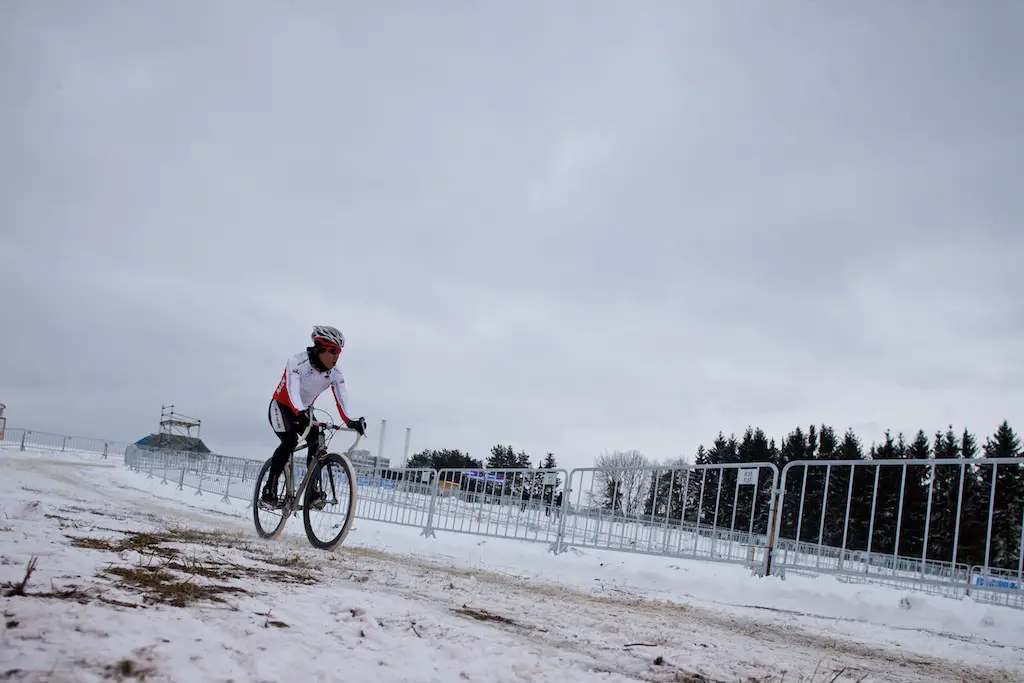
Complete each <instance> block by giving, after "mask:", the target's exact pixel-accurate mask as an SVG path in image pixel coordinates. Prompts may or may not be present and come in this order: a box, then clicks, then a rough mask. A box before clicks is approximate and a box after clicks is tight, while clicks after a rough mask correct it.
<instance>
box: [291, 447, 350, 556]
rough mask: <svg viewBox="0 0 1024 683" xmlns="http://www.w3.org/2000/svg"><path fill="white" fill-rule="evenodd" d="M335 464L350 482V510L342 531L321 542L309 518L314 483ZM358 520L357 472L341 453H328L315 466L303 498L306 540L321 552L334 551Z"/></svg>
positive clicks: (303, 520) (346, 515)
mask: <svg viewBox="0 0 1024 683" xmlns="http://www.w3.org/2000/svg"><path fill="white" fill-rule="evenodd" d="M326 464H333V465H338V466H339V468H340V470H341V471H342V472H344V473H345V478H346V479H347V480H348V481H347V483H348V490H349V491H350V492H351V494H350V495H349V499H348V509H347V510H346V514H345V521H344V522H342V525H341V530H340V531H339V532H338V534H337V535H336V536H335V537H334V538H333V539H331V540H329V541H321V540H320V539H319V538H318V537H317V535H316V534H315V533H313V525H312V522H311V521H310V518H309V513H310V509H311V508H312V502H313V492H314V490H315V487H314V486H313V482H314V481H316V480H317V479H319V478H320V472H321V470H323V468H324V465H326ZM332 471H333V469H332ZM355 518H356V472H355V470H354V469H353V467H352V463H351V462H349V459H348V458H346V457H345V456H344V455H341V454H339V453H328V454H327V455H325V456H324V457H323V458H322V459H321V460H318V461H317V462H315V463H314V464H313V467H312V471H311V472H310V474H309V484H308V485H307V486H306V490H305V492H304V494H303V496H302V525H303V526H304V527H305V528H306V538H308V539H309V542H310V544H312V545H313V547H315V548H319V549H320V550H333V549H334V547H335V546H337V545H338V544H339V543H341V542H342V541H344V540H345V538H346V537H347V536H348V532H349V530H350V529H351V528H352V522H353V521H354V520H355Z"/></svg>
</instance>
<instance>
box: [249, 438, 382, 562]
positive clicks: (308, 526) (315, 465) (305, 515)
mask: <svg viewBox="0 0 1024 683" xmlns="http://www.w3.org/2000/svg"><path fill="white" fill-rule="evenodd" d="M314 424H316V425H317V426H318V427H319V428H320V432H319V437H320V438H319V439H318V443H316V444H315V451H314V452H315V454H316V455H315V456H314V457H313V458H312V459H311V460H310V461H309V464H308V465H307V467H306V473H305V475H304V476H303V477H302V481H300V482H299V485H298V489H296V488H295V487H294V482H295V454H296V453H298V452H299V451H301V450H303V449H306V451H307V452H309V449H310V448H312V447H313V446H314V445H311V444H309V443H307V441H306V437H307V436H308V435H309V431H310V429H311V428H312V427H313V425H314ZM362 427H363V431H364V432H365V431H366V423H365V421H364V422H363V425H362ZM338 431H350V432H354V431H356V430H354V429H349V428H348V427H342V426H340V425H335V424H333V423H332V422H326V421H323V420H310V422H309V424H308V425H306V429H305V430H304V431H303V432H302V434H300V435H299V442H298V444H296V446H295V449H294V450H293V451H292V454H291V455H290V456H289V458H288V464H287V465H286V466H285V468H284V477H283V479H284V491H283V495H282V491H281V479H282V478H279V479H278V492H277V495H278V500H283V502H282V504H281V505H280V507H275V506H270V505H268V504H267V503H264V502H263V501H262V500H261V497H262V492H263V486H264V483H265V482H266V480H267V478H268V477H269V475H270V462H271V460H273V458H272V457H271V458H268V459H267V461H266V462H265V463H264V464H263V467H262V468H261V469H260V473H259V475H258V476H257V478H256V487H255V489H254V490H253V500H252V516H253V522H254V523H255V525H256V533H258V534H259V535H260V537H262V538H266V539H271V540H274V539H277V538H278V537H279V536H280V535H281V532H283V531H284V527H285V524H286V523H287V521H288V518H289V517H290V516H291V515H294V514H298V512H299V510H302V523H303V527H304V528H305V530H306V538H308V539H309V542H310V543H311V544H312V545H313V546H314V547H316V548H319V549H321V550H331V549H333V548H334V547H335V546H337V545H338V544H339V543H341V542H342V541H343V540H344V539H345V537H346V536H348V532H349V529H350V528H351V526H352V521H353V520H354V519H355V515H356V473H355V470H354V469H353V467H352V461H351V460H350V459H349V458H350V456H351V455H352V451H354V450H355V447H356V445H357V444H358V443H359V440H360V439H361V438H362V435H361V434H359V433H358V432H357V434H356V440H355V442H353V444H352V445H351V446H349V448H348V450H347V451H345V452H344V453H330V452H328V450H327V447H328V444H329V443H330V440H331V438H332V437H333V433H334V432H338ZM335 471H337V472H338V473H339V477H338V479H341V480H342V481H341V483H342V484H343V485H347V491H348V493H349V496H348V503H347V505H343V506H342V507H343V508H345V510H344V512H343V513H342V514H343V515H344V517H343V519H342V521H341V522H340V530H338V533H337V534H336V535H335V536H334V537H333V538H332V539H330V540H326V541H323V540H321V539H320V538H319V537H318V536H317V534H316V533H315V532H314V531H313V523H312V520H311V519H310V512H311V511H313V510H316V511H318V512H319V511H322V510H323V509H324V508H325V507H327V505H328V504H331V503H335V504H336V503H337V502H338V490H337V487H336V481H335V476H334V472H335ZM325 474H326V477H325V476H324V475H325ZM341 474H343V475H344V476H340V475H341ZM325 478H326V480H327V481H326V482H325V481H324V479H325ZM314 481H319V482H320V487H321V490H322V491H323V492H324V493H325V494H326V495H327V499H326V500H324V501H322V502H314V501H313V496H314V494H315V492H316V487H314V486H312V483H313V482H314ZM325 484H326V485H325ZM300 499H301V501H302V503H301V505H297V504H296V503H297V502H298V501H299V500H300ZM261 511H263V512H270V513H280V515H281V519H280V520H279V521H278V522H277V524H276V526H273V528H271V527H270V526H269V525H264V524H263V523H262V522H261V521H260V512H261ZM326 514H330V513H326ZM338 526H339V524H338V523H334V524H331V525H330V526H329V528H337V527H338Z"/></svg>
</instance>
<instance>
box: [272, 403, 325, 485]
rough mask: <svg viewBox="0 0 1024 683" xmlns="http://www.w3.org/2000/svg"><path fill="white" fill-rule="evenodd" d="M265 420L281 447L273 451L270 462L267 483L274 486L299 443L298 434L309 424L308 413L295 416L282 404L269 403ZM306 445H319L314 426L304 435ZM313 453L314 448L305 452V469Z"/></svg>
mask: <svg viewBox="0 0 1024 683" xmlns="http://www.w3.org/2000/svg"><path fill="white" fill-rule="evenodd" d="M267 418H268V419H269V420H270V426H271V427H273V429H274V433H275V434H277V438H279V439H281V445H280V446H278V447H277V450H275V451H274V458H273V460H271V461H270V479H269V481H268V483H270V484H273V485H276V483H277V480H278V479H279V478H280V476H281V473H282V472H284V466H285V465H287V464H288V456H290V455H291V454H292V453H293V452H294V451H295V446H296V445H297V444H298V443H299V434H301V433H302V431H303V430H304V429H305V428H306V425H307V424H308V423H309V413H307V412H305V411H303V412H301V413H299V414H298V415H296V414H295V413H294V412H293V411H292V409H291V408H289V407H288V406H286V405H284V404H283V403H278V402H277V401H271V402H270V408H269V410H268V411H267ZM306 443H308V444H314V445H315V444H318V443H320V429H319V428H318V427H317V426H316V425H313V426H312V427H311V428H310V430H309V434H307V435H306ZM315 452H316V448H315V447H314V448H309V449H307V450H306V467H309V465H310V463H311V462H312V460H313V457H312V456H313V454H314V453H315Z"/></svg>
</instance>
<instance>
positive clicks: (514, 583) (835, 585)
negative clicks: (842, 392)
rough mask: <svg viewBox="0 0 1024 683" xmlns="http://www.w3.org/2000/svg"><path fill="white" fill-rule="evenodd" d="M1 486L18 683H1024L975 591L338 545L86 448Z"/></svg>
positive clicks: (645, 562)
mask: <svg viewBox="0 0 1024 683" xmlns="http://www.w3.org/2000/svg"><path fill="white" fill-rule="evenodd" d="M0 496H2V498H0V501H2V513H3V514H2V515H0V585H2V586H3V588H2V595H3V597H0V609H2V611H3V622H4V624H5V625H4V629H3V631H2V634H3V636H2V637H3V647H2V648H0V680H12V681H52V682H55V683H56V682H63V681H75V682H78V681H83V682H84V681H100V680H145V681H182V682H188V683H205V682H207V681H209V682H213V681H225V682H226V681H234V682H235V683H240V682H243V681H285V680H296V681H304V682H306V681H310V682H311V681H342V680H344V681H417V682H421V681H422V682H428V683H433V682H438V683H441V682H445V683H446V682H448V681H481V682H483V681H488V682H490V681H494V682H506V681H507V682H511V681H537V682H543V681H552V682H554V681H557V682H558V683H575V682H577V681H579V682H583V681H608V682H614V681H730V682H731V681H745V682H746V681H815V682H817V681H822V682H824V681H836V682H840V681H908V682H909V681H993V682H994V681H1000V682H1003V681H1019V680H1024V612H1022V611H1019V610H1013V609H1009V608H1005V607H997V606H989V605H980V604H976V603H974V602H972V601H971V600H970V599H964V600H952V599H949V598H941V597H932V596H926V595H922V594H916V593H915V594H910V593H906V592H902V591H898V590H894V589H890V588H884V587H879V586H860V585H851V584H845V583H841V582H838V581H836V580H834V579H831V578H817V579H810V578H806V577H799V576H793V577H790V578H789V579H787V580H785V581H782V580H780V579H777V578H768V579H762V578H755V577H751V576H750V575H749V574H748V573H747V572H746V571H744V570H743V569H742V568H739V567H732V566H721V565H717V564H714V565H713V564H705V563H700V562H686V561H680V560H672V559H669V558H660V557H648V556H635V555H628V554H622V553H614V552H601V551H579V550H577V549H572V550H571V551H570V552H568V553H566V554H563V555H560V556H558V557H555V556H553V555H551V554H550V553H548V552H547V549H546V546H544V545H543V544H531V543H524V542H521V541H512V540H499V539H492V538H479V537H473V536H463V535H456V534H442V535H438V536H437V538H431V539H426V538H423V537H421V536H420V535H419V533H418V530H417V529H415V528H412V527H401V526H395V525H389V524H384V523H380V522H370V521H367V520H363V519H359V520H357V521H356V523H355V525H354V528H353V530H352V532H351V534H350V535H349V538H348V541H347V542H346V544H345V545H344V546H342V547H341V548H339V549H338V550H337V551H335V552H333V553H323V552H319V551H316V550H314V549H312V548H311V547H309V545H308V543H307V542H306V539H305V536H304V534H303V532H302V528H301V522H300V521H299V520H293V521H292V522H291V523H290V524H289V529H288V531H287V532H286V534H285V536H284V537H283V538H282V539H281V540H279V541H276V542H267V541H263V540H261V539H259V538H257V537H256V535H255V532H254V531H253V530H252V521H251V512H250V511H249V510H247V509H246V508H245V507H244V506H243V505H240V504H239V503H238V502H237V501H233V502H232V503H229V504H225V503H222V502H220V496H213V495H195V493H194V492H192V491H187V490H186V491H177V490H175V487H173V486H166V485H163V486H162V485H161V484H160V480H159V479H158V478H154V479H148V478H147V477H146V476H145V475H144V474H140V473H134V472H130V471H128V470H126V469H124V468H123V467H121V466H120V465H119V464H118V463H117V462H116V461H106V462H102V461H98V460H97V459H95V458H90V457H88V456H83V455H69V456H67V457H64V456H60V455H55V454H52V453H39V452H31V451H26V452H23V453H22V452H16V451H7V450H2V451H0ZM29 569H31V571H29ZM26 575H27V580H26Z"/></svg>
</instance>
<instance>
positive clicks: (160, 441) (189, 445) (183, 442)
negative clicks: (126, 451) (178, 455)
mask: <svg viewBox="0 0 1024 683" xmlns="http://www.w3.org/2000/svg"><path fill="white" fill-rule="evenodd" d="M135 445H136V446H140V447H144V448H149V449H151V450H158V451H184V452H186V453H210V452H211V451H210V449H209V448H207V447H206V444H205V443H203V440H202V439H200V438H199V437H198V436H184V435H181V434H168V433H166V432H162V433H160V434H150V435H149V436H144V437H142V438H141V439H139V440H138V441H136V442H135Z"/></svg>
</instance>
